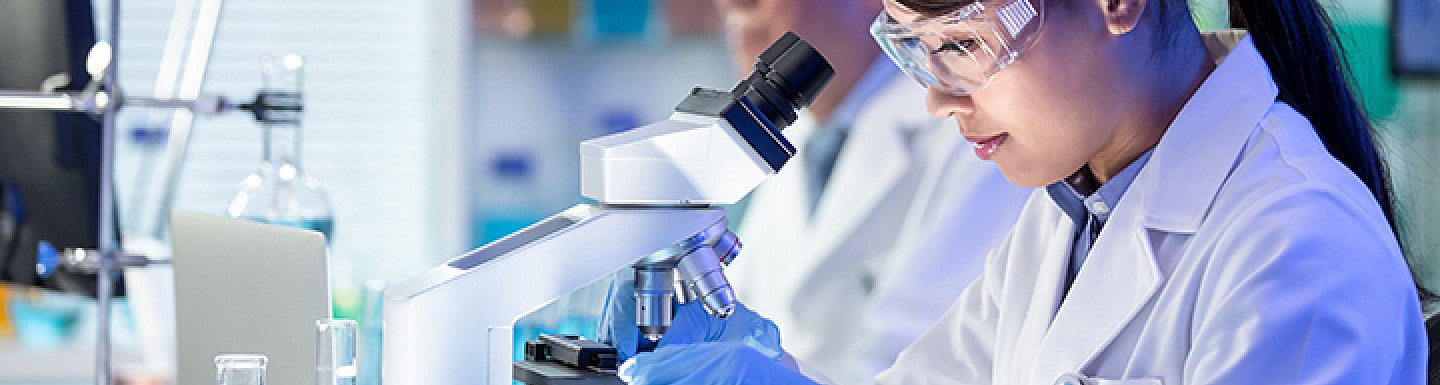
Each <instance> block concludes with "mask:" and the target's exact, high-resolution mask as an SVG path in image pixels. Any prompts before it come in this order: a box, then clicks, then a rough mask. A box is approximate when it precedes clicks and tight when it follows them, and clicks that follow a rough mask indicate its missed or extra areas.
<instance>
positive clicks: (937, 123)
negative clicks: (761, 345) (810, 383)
mask: <svg viewBox="0 0 1440 385" xmlns="http://www.w3.org/2000/svg"><path fill="white" fill-rule="evenodd" d="M875 65H876V66H892V67H893V64H892V63H890V62H889V61H888V60H885V59H884V58H883V57H882V58H880V59H879V60H877V62H876V64H875ZM883 70H886V69H885V68H872V70H871V72H870V75H869V76H875V75H876V73H877V72H880V74H881V75H883V74H884V71H883ZM888 70H889V71H888V72H889V73H891V74H892V76H888V77H879V78H878V79H879V81H881V82H883V83H879V84H880V88H878V90H877V91H876V92H875V93H874V94H873V96H872V97H871V98H870V99H868V100H867V101H866V102H865V103H864V104H863V107H862V108H861V109H859V110H858V111H857V112H856V115H855V116H856V118H855V120H854V124H853V125H852V126H851V128H850V133H849V135H848V137H847V138H846V144H845V145H844V146H843V147H842V149H841V152H840V154H839V157H838V160H837V162H836V164H835V168H834V171H833V172H832V174H831V179H830V182H829V185H828V187H827V188H826V190H825V191H824V192H823V194H822V195H821V197H820V202H819V206H818V207H817V208H816V213H815V216H814V219H813V220H811V216H810V214H809V210H810V204H809V200H810V198H809V195H808V193H807V190H806V183H807V182H806V175H805V170H806V165H805V164H804V162H805V158H804V157H803V156H796V157H795V158H792V159H791V160H790V162H789V164H787V165H786V166H785V168H783V169H782V170H781V171H780V173H779V174H778V175H776V176H775V177H773V178H771V179H770V180H768V181H766V183H765V184H764V185H762V186H761V187H760V189H759V190H757V191H756V192H755V193H754V195H753V196H752V197H751V202H750V205H749V208H748V209H747V211H746V214H745V217H744V222H743V223H742V224H741V225H740V227H739V230H738V235H739V237H740V240H741V242H742V243H743V245H744V248H743V250H742V251H741V254H740V256H739V257H738V258H737V259H736V260H735V262H733V263H732V264H731V266H730V267H729V268H727V271H726V273H727V275H728V276H729V277H730V280H731V283H732V285H733V286H734V287H735V288H736V290H737V293H738V295H739V297H740V300H741V302H743V303H745V304H746V305H747V306H749V307H750V308H752V309H754V310H755V311H756V312H757V313H759V314H761V315H763V316H765V317H769V318H770V319H772V320H773V321H775V323H776V324H777V326H778V327H779V328H780V331H781V337H782V338H781V342H782V344H783V345H784V347H785V349H786V350H787V352H789V353H790V354H792V355H794V356H795V357H796V358H797V359H798V360H799V361H800V362H801V363H802V364H804V365H805V366H807V368H809V369H815V370H818V371H820V372H821V374H823V376H824V377H827V378H829V379H830V380H832V381H836V382H838V383H842V384H855V383H869V382H870V381H872V380H873V377H874V375H875V373H878V372H879V371H880V370H883V369H884V368H886V367H889V365H890V364H891V362H893V360H894V359H895V356H896V355H898V354H899V352H900V350H901V349H903V348H904V347H905V346H908V345H909V344H910V342H911V341H913V340H914V339H915V338H916V337H918V336H919V335H920V333H922V332H924V331H925V330H926V329H927V328H928V327H929V326H930V324H932V323H933V322H934V321H935V320H937V319H939V318H940V316H941V315H942V314H944V313H945V309H947V308H948V307H949V306H950V304H951V303H953V302H954V301H955V298H956V297H958V296H959V294H960V292H961V291H962V290H964V288H965V285H966V284H968V282H969V280H970V279H972V278H973V277H975V276H976V275H978V274H979V272H980V269H981V268H980V266H982V265H983V264H984V259H985V255H986V254H987V253H988V251H989V250H991V249H993V248H994V247H995V246H998V245H999V243H1000V241H1001V240H1002V239H1003V238H1004V236H1005V233H1006V232H1007V231H1008V229H1009V228H1010V227H1011V226H1012V225H1013V224H1014V221H1015V219H1016V218H1017V217H1018V216H1019V213H1020V208H1021V207H1022V206H1023V205H1024V203H1025V199H1026V197H1028V196H1029V191H1030V189H1023V188H1020V187H1017V186H1014V185H1012V184H1010V183H1009V182H1007V181H1006V180H1005V179H1004V176H1002V175H1001V174H1000V172H999V169H998V168H996V167H995V165H994V164H991V163H987V162H981V161H980V160H979V159H978V158H976V157H975V155H974V154H973V151H972V150H971V149H970V148H971V147H970V146H969V145H968V144H967V143H965V142H964V139H963V138H962V137H961V136H960V135H959V132H958V130H957V129H956V127H955V125H954V123H953V122H952V121H948V120H938V119H934V118H930V117H929V114H928V113H926V111H925V95H924V89H923V88H921V87H920V86H919V85H918V84H916V83H915V82H914V81H911V80H910V79H908V78H906V77H904V76H903V75H898V71H897V70H894V69H893V68H890V69H888ZM863 82H864V81H862V83H863ZM814 124H815V123H814V119H813V118H811V117H809V116H803V117H802V118H801V119H800V120H799V121H797V122H796V123H795V125H793V126H792V127H791V128H789V129H787V130H786V131H785V134H786V136H788V137H790V139H791V141H792V142H793V143H795V144H796V145H797V146H801V148H800V149H799V151H800V152H801V153H803V152H804V151H805V148H804V144H805V143H806V142H807V139H808V138H809V137H810V135H811V133H812V132H813V130H814V129H815V126H814ZM954 218H968V220H967V221H966V223H964V224H963V225H957V227H956V228H945V229H939V228H937V224H940V223H951V224H952V225H953V223H954V222H957V221H956V220H955V219H954ZM939 230H944V233H943V234H941V233H940V231H939ZM937 241H938V242H937Z"/></svg>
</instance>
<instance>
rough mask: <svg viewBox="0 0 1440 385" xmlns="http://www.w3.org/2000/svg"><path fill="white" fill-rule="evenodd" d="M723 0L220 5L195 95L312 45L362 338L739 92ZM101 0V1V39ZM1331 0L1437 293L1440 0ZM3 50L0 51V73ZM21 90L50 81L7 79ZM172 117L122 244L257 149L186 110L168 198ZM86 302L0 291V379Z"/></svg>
mask: <svg viewBox="0 0 1440 385" xmlns="http://www.w3.org/2000/svg"><path fill="white" fill-rule="evenodd" d="M713 1H726V0H409V1H385V0H247V1H229V2H225V3H224V5H223V8H222V9H221V10H220V12H221V13H220V17H219V23H218V25H217V28H216V34H215V37H214V46H213V49H212V50H211V51H210V52H209V55H208V58H209V66H208V69H207V70H206V71H205V73H204V86H203V92H205V93H207V94H216V95H226V96H230V97H235V98H239V99H245V100H247V101H248V99H249V98H250V97H252V96H253V95H255V93H256V91H257V90H259V89H260V88H261V85H262V84H263V83H264V79H263V78H262V57H265V56H266V55H272V56H271V57H272V60H283V59H281V58H283V57H284V56H283V55H286V54H298V55H300V57H303V87H302V88H303V93H304V103H305V106H304V114H303V118H302V119H301V120H300V122H299V129H298V137H299V139H298V141H299V144H298V145H297V146H296V147H294V148H296V149H298V153H297V154H296V155H297V158H298V162H297V166H298V168H299V169H301V170H303V172H305V173H306V174H308V175H309V176H311V177H313V178H314V180H316V181H318V182H319V185H318V186H319V187H320V188H321V189H323V191H324V195H325V196H326V198H323V199H324V200H325V201H326V202H325V203H324V204H325V205H327V206H328V212H329V213H330V215H331V218H330V219H332V220H333V224H332V225H330V227H328V228H323V229H322V230H327V232H328V235H330V236H331V239H330V242H329V247H330V252H331V256H332V257H331V258H332V262H333V265H332V272H331V282H332V291H333V292H334V300H333V301H334V312H335V313H336V316H337V318H348V319H355V320H358V321H359V323H360V326H359V327H360V328H361V329H362V331H361V332H360V333H361V334H362V335H361V340H362V344H363V340H364V338H365V337H364V333H365V332H364V329H365V328H366V327H367V325H374V324H375V322H377V320H375V319H374V314H378V313H376V312H375V311H374V309H369V308H368V306H369V305H373V304H374V303H376V301H378V295H379V290H381V289H383V287H385V285H387V284H393V283H395V282H399V281H401V280H404V279H405V278H407V277H410V276H413V275H415V274H418V273H420V272H423V271H425V270H427V269H429V268H431V267H433V266H435V265H438V264H440V263H442V262H444V261H446V260H448V259H450V258H453V257H455V256H457V255H459V254H461V253H462V252H464V251H466V250H469V249H471V248H474V247H477V246H480V245H483V244H485V243H488V242H490V241H494V240H496V239H499V238H500V237H503V236H504V235H506V234H509V233H511V232H514V231H516V230H519V229H521V228H523V227H524V226H527V225H529V224H531V223H532V222H534V221H536V220H539V219H541V218H544V217H546V216H548V215H550V214H553V213H555V212H557V211H560V210H562V209H564V208H566V207H569V206H571V205H573V204H575V203H577V202H580V201H581V197H580V194H579V188H580V170H579V152H578V144H579V142H580V141H581V140H583V139H586V138H591V137H596V136H601V135H605V134H609V133H614V132H618V131H622V130H626V129H629V128H632V127H636V126H640V125H642V124H645V123H648V122H652V121H656V120H660V119H663V118H665V117H666V116H668V115H669V114H670V112H671V111H672V109H673V108H674V103H675V102H676V101H678V100H681V99H682V98H683V96H684V95H686V94H687V93H688V92H689V91H690V89H691V88H692V87H694V86H697V85H698V86H706V87H710V88H728V87H729V85H732V84H734V83H735V81H736V80H737V79H736V78H737V76H739V74H737V73H735V71H734V70H733V67H732V64H731V63H730V56H729V55H727V54H726V51H725V44H726V42H725V38H724V36H723V33H722V32H721V25H722V23H723V20H722V18H721V16H720V15H719V14H718V13H717V11H716V8H715V6H714V4H713V3H712V2H713ZM51 2H52V1H51V0H6V1H4V2H3V4H0V5H3V7H0V13H4V12H5V11H3V9H14V10H23V11H26V12H42V11H37V10H36V9H40V8H45V7H47V6H48V5H47V4H49V3H51ZM181 3H186V2H185V1H175V0H121V2H120V4H121V6H122V11H123V12H122V13H121V19H120V23H121V28H120V31H121V36H120V40H119V45H118V46H117V48H118V49H117V51H118V52H119V62H118V68H119V69H120V72H119V74H118V78H119V82H120V83H119V87H120V88H121V89H122V90H123V91H124V92H125V93H127V94H139V95H151V94H154V93H156V92H157V90H158V89H162V88H166V87H173V86H172V85H167V84H165V83H166V82H174V81H175V80H176V77H175V76H174V75H173V74H172V76H170V79H169V80H166V79H164V78H165V76H161V74H162V72H163V71H162V67H163V64H162V61H161V58H162V56H163V50H164V47H165V46H166V40H167V37H169V36H172V35H173V34H174V31H172V26H171V22H170V21H171V18H172V17H173V16H174V15H175V14H176V13H177V9H176V5H177V4H181ZM1192 3H1193V4H1195V5H1194V7H1195V9H1196V10H1197V12H1196V18H1197V20H1199V21H1200V25H1201V26H1202V28H1219V27H1222V26H1224V25H1225V24H1226V23H1227V16H1226V10H1225V2H1224V1H1222V0H1194V1H1192ZM109 4H110V2H109V1H106V0H98V1H95V2H94V3H93V15H92V16H91V17H93V19H94V20H93V23H94V26H95V31H96V33H97V36H96V37H97V39H98V40H101V41H104V40H108V37H107V36H106V31H107V30H108V29H107V27H108V25H109V24H110V23H111V22H112V21H111V20H108V19H107V16H108V15H109ZM1328 5H1329V6H1330V10H1331V12H1332V18H1333V19H1334V20H1335V22H1336V26H1337V28H1338V29H1339V30H1340V33H1341V34H1342V41H1343V44H1344V48H1345V49H1346V53H1347V58H1348V59H1349V63H1350V66H1351V70H1352V71H1353V74H1354V79H1355V82H1356V84H1357V85H1358V87H1359V88H1358V89H1359V91H1360V94H1361V97H1362V98H1363V100H1364V102H1365V107H1366V108H1367V110H1368V111H1369V113H1370V115H1371V118H1372V119H1373V120H1374V121H1375V122H1376V126H1377V129H1378V132H1379V134H1380V135H1381V137H1382V142H1383V146H1384V148H1385V150H1386V151H1387V155H1388V156H1389V158H1390V159H1389V160H1390V163H1391V171H1392V180H1393V181H1394V182H1395V183H1396V185H1397V187H1398V190H1399V196H1400V199H1401V200H1402V202H1401V203H1400V204H1399V205H1398V206H1397V207H1399V212H1400V213H1401V215H1402V220H1403V222H1402V223H1403V226H1404V227H1403V228H1402V232H1403V234H1404V236H1405V238H1406V239H1405V241H1406V242H1407V248H1408V250H1407V251H1408V256H1409V257H1410V258H1411V259H1412V260H1413V261H1414V262H1415V266H1416V268H1417V272H1418V273H1419V275H1420V276H1422V277H1424V279H1425V280H1426V282H1425V283H1426V284H1427V286H1429V287H1431V288H1440V65H1437V64H1436V63H1440V59H1437V57H1436V53H1437V52H1440V3H1437V2H1435V1H1431V0H1386V1H1378V0H1332V1H1329V2H1328ZM32 8H33V9H32ZM181 11H185V9H182V10H181ZM190 11H191V12H198V11H203V10H190ZM6 20H8V19H6ZM6 22H12V21H6ZM18 22H19V21H14V23H18ZM15 25H21V24H12V26H15ZM12 28H20V27H12ZM33 28H34V29H33V31H34V32H33V33H36V34H40V33H46V32H47V31H53V29H51V28H48V27H44V26H43V25H34V26H33ZM8 30H9V29H7V31H8ZM4 39H10V38H9V37H0V40H4ZM1427 52H1428V54H1426V53H1427ZM0 56H10V55H9V54H0ZM12 62H18V61H16V59H15V58H14V57H0V71H3V68H4V66H6V65H12ZM273 64H274V63H272V65H273ZM17 87H25V88H27V89H38V87H40V84H33V85H25V86H22V85H5V87H3V88H6V89H11V88H17ZM915 102H916V103H924V101H923V100H916V101H915ZM175 119H186V117H181V116H179V115H174V114H171V113H168V112H166V113H161V112H156V111H151V110H128V109H127V110H126V111H123V112H122V113H121V114H120V115H119V116H118V117H117V128H118V130H117V137H116V144H115V146H116V151H117V158H116V176H115V186H116V189H117V194H116V202H117V203H116V204H117V206H118V208H117V209H118V211H119V218H118V221H119V223H120V226H121V233H122V235H123V236H124V237H127V238H134V239H127V240H126V241H127V242H139V243H144V242H157V243H161V244H163V243H164V242H165V239H163V238H164V236H163V235H158V234H162V233H163V229H160V227H162V226H163V224H161V223H160V222H163V221H162V220H161V219H160V218H162V217H161V216H160V215H159V214H158V213H159V212H160V211H158V210H160V207H163V206H164V204H163V203H162V202H161V201H163V200H164V199H163V197H165V196H166V194H172V196H173V204H172V207H173V208H174V209H180V210H188V211H197V212H203V213H213V214H217V215H226V214H230V212H229V210H230V207H231V206H232V204H234V201H235V198H236V195H237V191H238V190H239V188H240V187H239V186H241V182H242V180H243V179H245V178H246V177H247V175H250V174H251V173H252V172H254V171H255V170H256V167H257V165H258V164H260V163H261V161H262V157H263V156H264V155H263V152H262V148H264V147H265V144H264V141H263V138H262V132H264V131H263V127H262V126H261V125H260V124H258V123H257V122H256V121H255V119H254V118H253V117H251V116H249V115H247V114H242V113H232V114H223V115H219V116H213V117H204V116H202V117H196V118H195V119H194V124H193V131H190V137H189V141H190V144H189V152H188V156H187V158H186V159H185V161H184V163H183V164H182V167H181V169H180V171H179V173H178V174H177V175H178V177H177V179H176V180H175V184H174V189H173V190H168V191H167V190H166V188H165V184H164V182H165V178H166V176H165V173H164V172H163V168H164V167H165V164H166V158H165V148H166V146H167V144H168V143H169V142H170V141H172V140H177V139H176V135H174V134H175V133H174V132H171V131H170V130H169V129H168V127H170V123H171V122H173V121H174V120H175ZM25 128H26V127H0V130H18V129H25ZM143 234H157V235H156V236H155V237H154V238H156V239H149V240H147V239H144V237H139V235H143ZM126 247H131V245H129V244H127V245H126ZM159 249H162V250H163V249H164V247H163V246H161V247H159ZM139 274H144V273H139ZM161 291H162V292H163V290H161ZM143 293H144V292H143V291H142V292H137V291H135V290H131V291H130V292H129V293H128V295H127V297H125V298H120V299H117V301H115V303H114V304H113V310H112V314H113V319H112V323H111V327H110V330H111V337H112V339H113V341H114V343H115V347H114V354H115V357H114V361H115V372H116V376H117V377H118V378H122V379H127V380H130V381H132V382H133V383H144V380H154V379H158V380H164V379H166V378H169V377H167V376H173V373H166V371H167V370H173V363H172V364H170V365H171V367H167V366H166V364H164V363H156V362H155V361H156V360H157V359H156V357H157V355H159V356H161V357H164V356H163V354H164V353H156V352H154V351H153V350H154V349H156V348H154V347H147V346H145V345H146V344H145V342H146V341H151V340H153V338H154V337H153V335H154V333H164V332H165V331H164V330H163V329H164V328H163V327H160V328H159V329H160V330H158V331H157V330H155V329H156V327H154V325H155V324H156V323H158V324H159V325H161V326H163V325H165V323H164V322H166V321H154V320H150V319H148V318H146V316H144V315H140V314H137V313H136V312H134V311H132V310H131V304H133V303H134V302H136V301H143V299H137V297H136V296H137V295H141V294H143ZM367 304H369V305H367ZM96 313H97V312H96V309H95V300H93V299H91V298H88V297H86V296H83V295H76V294H72V293H65V292H60V291H54V290H45V289H38V288H33V287H28V286H18V285H13V284H6V283H0V384H6V385H8V384H36V385H39V384H81V383H90V382H91V377H92V376H93V375H94V373H93V369H94V368H93V365H91V364H92V363H93V358H92V357H93V356H92V355H93V352H94V346H95V338H96V333H95V329H96V326H95V324H94V323H95V322H96V321H95V320H96ZM170 322H173V321H170ZM147 325H149V326H147ZM147 329H149V330H147ZM169 338H173V336H172V337H169ZM172 348H173V347H172ZM363 349H364V347H363V346H362V350H363ZM169 354H172V355H173V352H170V353H169ZM365 354H366V353H364V352H362V353H361V356H362V357H361V359H362V360H363V359H364V356H365ZM164 359H173V356H171V357H169V358H164ZM167 368H169V369H167ZM365 378H366V377H364V376H362V377H361V380H362V382H361V383H372V384H373V383H378V379H377V380H375V381H374V382H365V381H364V380H365Z"/></svg>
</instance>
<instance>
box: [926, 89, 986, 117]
mask: <svg viewBox="0 0 1440 385" xmlns="http://www.w3.org/2000/svg"><path fill="white" fill-rule="evenodd" d="M925 107H926V109H928V110H930V115H933V116H935V117H936V118H941V119H944V118H948V117H951V116H956V117H964V116H968V115H970V113H972V112H974V111H975V102H974V100H972V99H971V98H970V95H955V94H952V93H949V92H944V91H940V90H936V89H935V88H933V87H932V88H930V89H929V90H927V91H926V93H925Z"/></svg>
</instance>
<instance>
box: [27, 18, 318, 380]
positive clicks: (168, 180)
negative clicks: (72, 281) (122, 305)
mask: <svg viewBox="0 0 1440 385" xmlns="http://www.w3.org/2000/svg"><path fill="white" fill-rule="evenodd" d="M109 4H110V9H109V11H110V12H109V13H110V15H109V19H110V25H109V31H108V33H109V35H108V36H107V41H108V42H109V47H108V52H106V49H105V48H104V47H102V46H101V44H97V45H96V47H97V48H98V49H92V51H91V53H90V54H91V55H92V60H95V61H97V62H103V63H106V64H105V68H104V71H103V72H101V73H102V74H103V75H101V76H103V77H102V80H103V82H104V83H103V85H104V87H103V89H102V87H100V84H99V83H96V82H94V81H93V80H92V84H90V85H87V86H86V88H85V90H84V91H80V92H39V91H8V90H0V109H19V110H51V111H78V112H86V113H91V114H98V115H101V119H102V120H103V124H102V130H101V154H100V155H101V157H100V159H101V162H100V183H99V186H100V194H99V198H100V202H99V213H98V214H97V218H98V225H99V231H98V235H99V240H98V243H97V245H98V247H97V249H96V250H87V249H68V250H65V251H64V252H63V253H62V255H61V256H60V258H59V261H58V263H60V264H64V265H65V266H66V267H70V268H74V269H77V270H80V271H85V272H95V273H96V276H97V278H96V280H97V289H96V297H97V305H98V306H99V309H98V317H97V318H98V322H97V325H98V326H97V328H98V329H97V331H96V345H97V346H96V349H95V384H96V385H111V373H110V327H109V326H110V300H111V296H112V294H113V293H111V289H112V286H113V284H114V282H113V281H114V277H113V276H112V274H115V273H116V272H118V271H119V269H121V268H125V267H139V266H151V265H165V264H169V263H170V262H169V261H168V260H152V259H150V258H148V257H147V256H142V255H127V254H125V253H123V252H122V251H121V250H122V248H121V247H120V245H119V244H118V243H119V240H118V237H117V234H118V231H117V230H118V229H116V227H117V225H116V223H117V222H116V221H115V215H116V210H115V202H114V200H115V195H114V192H115V186H114V169H115V118H116V115H117V113H118V112H119V111H120V109H121V108H125V107H147V108H159V109H168V110H172V114H173V115H172V117H171V120H170V122H171V127H170V135H171V136H170V141H169V144H168V145H167V148H166V157H165V159H166V162H165V167H164V168H163V169H162V170H164V172H165V174H164V178H163V180H162V183H161V184H163V187H162V188H161V189H160V194H162V195H161V198H160V202H161V203H160V206H159V207H157V208H156V210H154V213H153V214H155V215H156V217H157V219H156V222H155V223H157V224H158V223H163V221H164V219H163V218H164V216H165V213H166V212H168V211H169V208H170V204H171V201H172V200H173V194H174V190H175V186H176V183H177V179H178V178H177V177H178V175H179V171H180V165H181V164H182V163H183V162H184V160H185V156H186V153H187V150H188V147H189V144H190V129H191V126H192V125H193V122H194V120H193V119H194V117H195V116H196V115H201V116H210V115H218V114H222V113H226V112H230V111H235V110H248V111H250V112H253V113H255V116H256V118H257V119H261V118H262V117H263V116H265V114H264V112H265V111H266V110H269V109H289V110H297V109H299V108H301V107H300V106H298V105H291V106H283V107H282V106H271V105H267V104H266V103H264V99H263V98H260V97H257V98H256V101H255V102H253V103H246V104H237V103H232V102H230V101H229V100H227V99H226V98H224V97H221V96H206V95H201V94H200V87H201V84H202V83H203V81H204V77H205V71H206V67H207V66H208V64H209V59H210V51H211V48H212V47H213V46H214V39H215V30H216V26H217V24H218V22H219V19H220V13H221V12H220V11H221V8H222V5H223V0H176V3H175V14H174V16H173V17H172V19H171V24H170V32H169V35H170V38H169V39H167V41H166V44H165V49H164V53H163V54H162V57H161V62H160V73H159V76H158V78H159V81H157V82H156V83H157V86H156V89H155V94H154V96H152V97H135V96H130V95H124V94H122V93H120V92H119V89H120V88H119V86H118V84H119V82H118V80H117V74H118V72H119V71H118V70H117V69H116V64H117V63H118V61H117V60H116V58H118V57H119V51H120V50H119V46H120V45H119V44H118V42H119V41H120V40H119V36H120V1H119V0H110V2H109ZM191 27H193V28H191ZM186 31H193V32H192V33H190V36H189V41H188V42H185V41H184V40H185V39H184V37H183V36H182V35H184V34H185V33H186ZM187 47H188V55H187V54H184V53H185V51H186V48H187ZM105 54H108V57H103V56H102V55H105ZM182 55H183V56H184V58H183V59H184V60H183V61H182V58H181V56H182ZM177 77H178V78H179V81H178V83H177V82H176V78H177ZM151 227H152V228H149V229H146V231H153V232H156V233H158V232H160V231H163V226H159V225H155V226H151ZM143 235H159V234H143Z"/></svg>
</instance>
